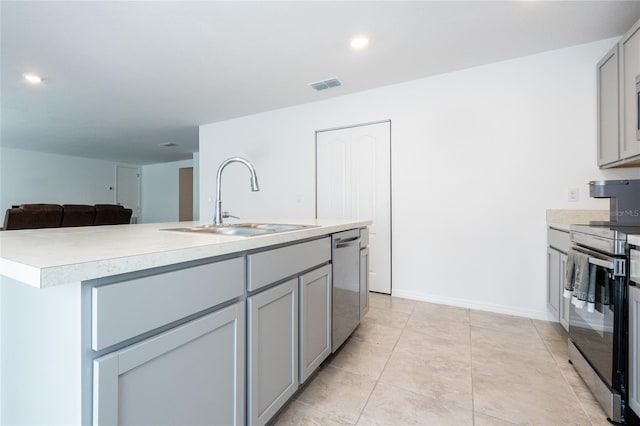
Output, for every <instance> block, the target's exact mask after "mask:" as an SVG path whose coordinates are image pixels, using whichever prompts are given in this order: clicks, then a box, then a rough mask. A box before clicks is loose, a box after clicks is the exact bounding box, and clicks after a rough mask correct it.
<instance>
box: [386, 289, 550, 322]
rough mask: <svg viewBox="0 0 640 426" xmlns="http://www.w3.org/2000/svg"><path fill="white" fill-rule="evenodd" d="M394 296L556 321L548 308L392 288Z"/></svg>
mask: <svg viewBox="0 0 640 426" xmlns="http://www.w3.org/2000/svg"><path fill="white" fill-rule="evenodd" d="M391 293H392V296H394V297H402V298H405V299H411V300H419V301H421V302H431V303H438V304H441V305H451V306H459V307H461V308H469V309H477V310H479V311H486V312H493V313H496V314H505V315H515V316H518V317H525V318H531V319H537V320H542V321H555V322H558V320H557V319H556V318H553V317H552V316H551V315H550V313H549V312H547V311H546V310H544V311H538V310H532V309H522V308H514V307H513V306H505V305H495V304H491V303H482V302H476V301H473V300H467V299H457V298H452V297H443V296H434V295H430V294H425V293H418V292H414V291H406V290H396V289H393V290H392V292H391Z"/></svg>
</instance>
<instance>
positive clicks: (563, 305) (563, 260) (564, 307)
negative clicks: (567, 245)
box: [559, 253, 571, 331]
mask: <svg viewBox="0 0 640 426" xmlns="http://www.w3.org/2000/svg"><path fill="white" fill-rule="evenodd" d="M566 282H567V255H566V254H564V253H560V289H559V292H560V324H562V326H563V327H564V329H565V330H567V331H569V311H570V305H571V299H569V298H566V297H563V293H564V287H565V284H566Z"/></svg>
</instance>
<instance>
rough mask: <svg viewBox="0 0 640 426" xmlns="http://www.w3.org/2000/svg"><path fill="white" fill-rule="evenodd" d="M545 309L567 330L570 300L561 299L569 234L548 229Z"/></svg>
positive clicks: (564, 280) (559, 230) (551, 228)
mask: <svg viewBox="0 0 640 426" xmlns="http://www.w3.org/2000/svg"><path fill="white" fill-rule="evenodd" d="M547 244H548V247H547V307H548V308H549V311H550V312H551V313H552V315H553V317H554V319H556V320H557V321H559V322H560V324H562V326H563V327H564V328H565V329H566V330H569V305H570V303H571V300H570V299H566V298H564V297H563V293H564V287H565V282H566V270H567V252H568V251H569V244H570V239H569V232H568V231H566V230H561V229H556V228H553V227H550V228H549V229H548V230H547Z"/></svg>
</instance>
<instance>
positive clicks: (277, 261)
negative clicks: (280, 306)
mask: <svg viewBox="0 0 640 426" xmlns="http://www.w3.org/2000/svg"><path fill="white" fill-rule="evenodd" d="M330 259H331V239H330V238H329V237H327V238H322V239H319V240H313V241H309V242H306V243H300V244H294V245H291V246H286V247H281V248H277V249H273V250H268V251H263V252H260V253H255V254H250V255H249V256H247V271H248V272H247V274H248V276H247V290H249V291H254V290H257V289H259V288H261V287H264V286H266V285H268V284H271V283H274V282H276V281H279V280H281V279H283V278H286V277H289V276H292V275H294V274H297V273H298V272H302V271H305V270H307V269H311V268H313V267H314V266H317V265H320V264H322V263H324V262H328V261H329V260H330Z"/></svg>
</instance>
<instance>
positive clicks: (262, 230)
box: [163, 223, 317, 237]
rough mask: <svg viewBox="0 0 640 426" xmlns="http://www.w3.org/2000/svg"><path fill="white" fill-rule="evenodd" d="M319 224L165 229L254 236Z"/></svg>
mask: <svg viewBox="0 0 640 426" xmlns="http://www.w3.org/2000/svg"><path fill="white" fill-rule="evenodd" d="M316 226H317V225H290V224H280V223H234V224H228V225H218V226H216V225H202V226H193V227H190V228H169V229H163V231H178V232H195V233H203V234H218V235H233V236H242V237H253V236H257V235H268V234H275V233H278V232H287V231H295V230H298V229H304V228H315V227H316Z"/></svg>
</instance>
